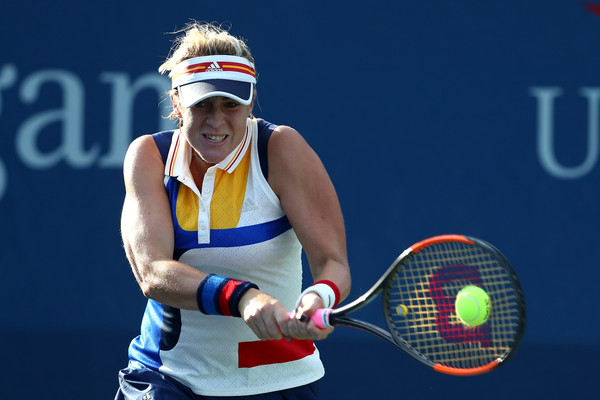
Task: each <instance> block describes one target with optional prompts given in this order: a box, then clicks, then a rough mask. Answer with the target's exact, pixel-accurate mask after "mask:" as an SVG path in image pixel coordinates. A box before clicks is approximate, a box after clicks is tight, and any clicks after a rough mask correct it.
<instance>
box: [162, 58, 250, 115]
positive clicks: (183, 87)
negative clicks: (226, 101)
mask: <svg viewBox="0 0 600 400" xmlns="http://www.w3.org/2000/svg"><path fill="white" fill-rule="evenodd" d="M255 84H256V72H255V70H254V64H252V63H251V62H250V61H248V60H247V59H246V58H243V57H237V56H224V55H216V56H205V57H196V58H190V59H188V60H184V61H182V62H181V63H179V64H177V65H176V66H175V68H173V71H171V87H172V88H178V89H179V98H180V100H181V103H182V105H183V106H184V107H192V106H193V105H195V104H197V103H198V102H200V101H202V100H204V99H206V98H208V97H212V96H224V97H228V98H230V99H233V100H235V101H237V102H239V103H241V104H244V105H249V104H250V103H252V99H253V96H254V85H255Z"/></svg>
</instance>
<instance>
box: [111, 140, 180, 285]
mask: <svg viewBox="0 0 600 400" xmlns="http://www.w3.org/2000/svg"><path fill="white" fill-rule="evenodd" d="M123 175H124V180H125V201H124V204H123V211H122V214H121V235H122V238H123V244H124V246H125V250H126V253H127V257H128V259H129V261H130V263H131V265H132V268H133V270H134V274H135V275H136V279H137V280H138V282H140V285H141V284H142V281H143V280H144V273H145V272H146V271H145V270H146V268H145V267H146V266H148V265H150V264H151V263H152V262H154V261H159V260H164V259H170V258H172V255H173V241H174V239H173V223H172V220H171V214H170V205H169V200H168V198H167V194H166V191H165V187H164V184H163V179H164V164H163V162H162V158H161V156H160V153H159V151H158V148H157V147H156V144H155V143H154V140H153V139H152V137H151V136H149V135H146V136H141V137H139V138H137V139H136V140H135V141H134V142H133V143H132V144H131V145H130V147H129V149H128V151H127V154H126V156H125V161H124V163H123Z"/></svg>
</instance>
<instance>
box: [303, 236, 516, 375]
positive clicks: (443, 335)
mask: <svg viewBox="0 0 600 400" xmlns="http://www.w3.org/2000/svg"><path fill="white" fill-rule="evenodd" d="M467 285H476V286H479V287H481V288H483V289H484V290H485V291H486V292H487V294H488V295H489V297H490V302H491V307H490V313H489V317H488V319H487V321H486V322H485V323H484V324H482V325H479V326H476V327H468V326H466V325H464V324H463V323H462V322H460V320H459V319H458V317H457V316H456V313H455V307H454V301H455V298H456V295H457V293H458V292H459V291H460V290H461V289H462V288H464V287H465V286H467ZM381 292H383V296H382V297H383V311H384V314H385V319H386V322H387V325H388V329H389V331H387V330H385V329H382V328H380V327H378V326H376V325H373V324H370V323H368V322H364V321H359V320H356V319H353V318H350V317H348V315H349V314H350V313H352V312H354V311H356V310H358V309H360V308H362V307H364V306H365V305H367V304H368V303H370V302H371V301H372V300H373V299H374V298H375V297H377V296H378V295H379V293H381ZM312 320H313V322H314V323H315V324H316V325H317V326H318V327H320V328H326V327H330V326H334V325H344V326H349V327H353V328H359V329H362V330H364V331H367V332H370V333H373V334H375V335H377V336H379V337H380V338H382V339H384V340H386V341H388V342H389V343H391V344H393V345H394V346H396V347H398V348H399V349H401V350H403V351H404V352H405V353H407V354H408V355H410V356H411V357H413V358H414V359H415V360H417V361H419V362H421V363H423V364H425V365H427V366H429V367H431V368H433V369H434V370H435V371H438V372H442V373H446V374H450V375H477V374H481V373H484V372H489V371H491V370H493V369H494V368H496V367H498V366H500V365H502V364H504V363H505V362H506V361H507V360H508V359H509V358H510V357H511V356H512V355H513V354H514V353H515V351H516V350H517V348H518V346H519V344H520V342H521V339H522V337H523V333H524V329H525V301H524V297H523V291H522V290H521V285H520V283H519V280H518V278H517V275H516V274H515V273H514V271H513V269H512V267H511V266H510V264H509V262H508V260H507V259H506V258H505V257H504V256H503V255H502V254H501V253H500V252H499V251H498V250H497V249H496V248H494V247H493V246H492V245H490V244H489V243H487V242H485V241H483V240H480V239H476V238H473V237H466V236H460V235H442V236H436V237H432V238H429V239H426V240H423V241H421V242H419V243H416V244H414V245H412V246H411V247H410V248H408V249H406V250H405V251H404V252H403V253H402V254H400V256H399V257H398V258H397V259H396V260H395V261H394V263H393V264H392V265H391V266H390V267H389V269H388V270H387V271H386V272H385V274H384V275H383V276H382V277H381V278H380V279H379V280H378V281H377V282H376V283H375V285H373V287H372V288H371V289H369V290H368V291H367V292H366V293H365V294H363V295H362V296H360V297H359V298H358V299H356V300H355V301H353V302H352V303H349V304H347V305H345V306H343V307H340V308H337V309H321V310H318V311H317V312H316V313H315V314H314V315H313V316H312Z"/></svg>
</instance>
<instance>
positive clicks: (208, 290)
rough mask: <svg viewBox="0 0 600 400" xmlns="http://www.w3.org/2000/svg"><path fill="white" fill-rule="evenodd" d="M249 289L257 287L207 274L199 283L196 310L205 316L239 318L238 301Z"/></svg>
mask: <svg viewBox="0 0 600 400" xmlns="http://www.w3.org/2000/svg"><path fill="white" fill-rule="evenodd" d="M250 288H254V289H258V286H256V285H255V284H254V283H252V282H248V281H240V280H237V279H229V278H225V277H223V276H219V275H216V274H209V275H207V276H206V277H205V278H204V279H202V281H200V284H199V285H198V290H197V291H196V301H197V302H198V309H199V310H200V312H202V313H203V314H207V315H227V316H231V317H240V316H241V314H240V310H239V304H240V300H241V298H242V296H243V295H244V293H246V292H247V291H248V290H249V289H250Z"/></svg>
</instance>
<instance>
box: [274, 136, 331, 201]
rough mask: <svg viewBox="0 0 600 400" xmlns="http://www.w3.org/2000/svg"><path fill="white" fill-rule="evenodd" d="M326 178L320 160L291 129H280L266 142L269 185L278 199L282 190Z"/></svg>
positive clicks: (302, 138) (306, 143) (301, 137)
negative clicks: (267, 147) (320, 177)
mask: <svg viewBox="0 0 600 400" xmlns="http://www.w3.org/2000/svg"><path fill="white" fill-rule="evenodd" d="M323 175H326V172H325V169H324V166H323V164H322V163H321V160H320V159H319V156H318V155H317V154H316V153H315V152H314V150H313V149H312V148H311V147H310V145H309V144H308V142H307V141H306V140H305V139H304V137H303V136H302V135H301V134H300V133H299V132H298V131H297V130H295V129H294V128H291V127H289V126H285V125H280V126H278V127H277V128H275V130H274V131H273V133H272V135H271V139H269V183H270V184H271V187H272V188H273V190H274V191H275V193H277V194H278V195H281V194H282V193H283V192H284V189H286V188H289V187H292V186H296V187H302V186H303V185H302V183H306V184H308V183H309V181H311V180H312V179H315V177H318V176H323Z"/></svg>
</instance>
